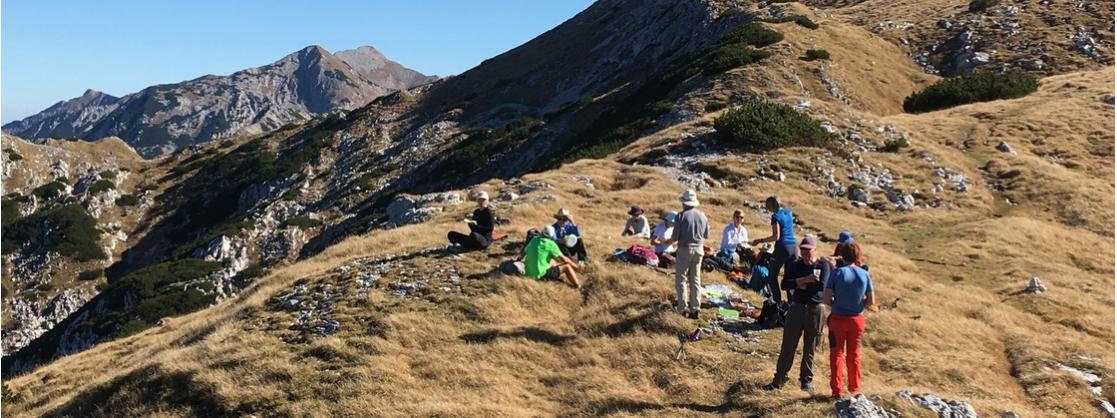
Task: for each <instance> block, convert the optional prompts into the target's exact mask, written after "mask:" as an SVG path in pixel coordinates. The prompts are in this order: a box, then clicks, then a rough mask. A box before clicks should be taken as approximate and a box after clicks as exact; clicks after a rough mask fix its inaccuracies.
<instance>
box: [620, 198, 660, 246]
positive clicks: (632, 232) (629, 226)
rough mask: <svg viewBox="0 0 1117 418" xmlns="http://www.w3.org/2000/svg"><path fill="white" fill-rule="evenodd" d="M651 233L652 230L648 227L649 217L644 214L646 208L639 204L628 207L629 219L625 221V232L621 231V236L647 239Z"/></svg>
mask: <svg viewBox="0 0 1117 418" xmlns="http://www.w3.org/2000/svg"><path fill="white" fill-rule="evenodd" d="M651 235H652V230H651V228H649V227H648V218H647V217H645V216H644V209H641V208H640V207H639V206H633V207H632V208H630V209H628V221H626V222H625V223H624V232H622V233H621V236H624V237H627V236H635V237H637V238H644V239H647V238H649V237H651Z"/></svg>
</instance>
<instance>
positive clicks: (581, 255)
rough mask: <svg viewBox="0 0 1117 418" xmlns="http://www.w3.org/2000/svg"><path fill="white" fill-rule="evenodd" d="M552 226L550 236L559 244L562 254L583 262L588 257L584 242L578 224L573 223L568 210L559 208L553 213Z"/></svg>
mask: <svg viewBox="0 0 1117 418" xmlns="http://www.w3.org/2000/svg"><path fill="white" fill-rule="evenodd" d="M552 226H554V227H555V234H554V236H552V237H551V238H552V239H554V240H555V242H557V243H558V244H559V249H560V250H562V255H565V256H567V257H570V258H573V259H576V260H578V261H579V262H583V263H584V262H586V261H587V260H588V259H589V257H588V255H587V254H586V244H585V242H583V241H582V231H580V230H578V225H577V224H575V223H574V218H573V217H572V216H570V211H568V210H566V209H559V211H558V213H555V223H554V225H552Z"/></svg>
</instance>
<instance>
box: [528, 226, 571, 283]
mask: <svg viewBox="0 0 1117 418" xmlns="http://www.w3.org/2000/svg"><path fill="white" fill-rule="evenodd" d="M559 257H562V251H559V247H558V244H556V243H555V241H554V240H552V239H550V238H547V237H542V236H539V237H535V238H532V239H531V242H529V243H527V247H526V248H524V275H526V276H528V277H531V278H534V279H536V280H539V279H542V278H543V275H544V274H547V269H548V268H549V267H550V266H551V260H553V259H556V258H559Z"/></svg>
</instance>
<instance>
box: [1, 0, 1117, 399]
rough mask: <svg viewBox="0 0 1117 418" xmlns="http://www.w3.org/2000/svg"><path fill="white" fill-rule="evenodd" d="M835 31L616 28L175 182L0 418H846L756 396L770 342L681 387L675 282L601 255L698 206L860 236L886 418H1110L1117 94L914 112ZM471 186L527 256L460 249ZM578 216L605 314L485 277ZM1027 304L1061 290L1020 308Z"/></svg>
mask: <svg viewBox="0 0 1117 418" xmlns="http://www.w3.org/2000/svg"><path fill="white" fill-rule="evenodd" d="M831 7H835V6H834V5H828V6H827V7H825V8H817V9H816V8H811V7H808V6H805V5H802V4H797V3H790V4H789V3H781V4H774V5H770V6H763V7H760V6H757V5H753V6H745V7H742V6H739V5H737V4H736V2H721V1H713V0H711V1H698V0H695V1H685V2H680V1H667V0H664V1H632V0H609V1H600V2H597V3H595V4H594V5H593V6H591V7H590V8H589V9H587V10H586V11H584V12H582V13H580V14H579V15H578V16H576V17H574V18H573V19H571V20H570V21H568V22H566V23H564V24H563V25H560V26H559V27H557V28H555V29H553V30H551V31H549V32H547V33H545V34H543V35H541V36H540V37H538V38H536V39H534V40H532V41H530V42H529V43H527V44H525V45H523V46H521V47H519V48H516V49H514V50H512V51H509V52H507V53H505V54H502V55H500V56H497V57H494V58H493V59H490V60H487V61H486V62H484V63H482V64H481V65H479V66H478V67H476V68H474V69H472V70H470V71H468V72H466V73H464V74H462V75H461V76H459V77H453V78H449V79H445V80H442V81H439V82H436V83H433V84H429V85H425V86H422V87H419V88H415V89H411V90H407V91H401V92H398V93H394V94H390V95H388V96H385V97H381V98H379V99H376V100H374V101H373V102H372V103H370V104H369V105H367V106H364V107H361V108H359V109H355V110H354V111H352V112H349V113H348V114H346V115H344V116H342V115H331V116H329V117H319V118H316V119H314V120H312V121H310V122H308V123H306V124H303V125H300V126H292V127H286V128H283V129H279V130H277V131H274V132H271V133H268V134H266V135H251V136H244V137H235V138H231V139H229V140H227V141H223V142H221V143H212V144H208V145H207V146H205V147H200V148H199V149H197V150H184V151H181V152H179V153H176V154H172V155H171V156H169V157H167V158H164V159H160V160H157V161H155V162H153V163H152V164H155V165H156V166H157V167H158V170H160V171H158V173H159V174H156V175H152V176H150V178H157V179H158V180H159V183H160V184H163V185H165V187H164V188H163V189H161V190H160V191H159V193H158V195H157V196H155V198H154V199H153V200H154V205H153V206H152V208H151V209H150V210H149V211H148V212H147V214H145V215H143V217H142V218H141V220H140V221H139V222H138V223H137V224H138V225H140V228H138V230H140V231H143V232H142V233H138V234H133V235H134V236H135V237H137V238H136V239H135V240H130V241H129V243H128V249H127V250H126V251H124V252H123V253H121V254H120V256H119V260H118V261H117V262H116V263H114V264H113V265H112V266H110V267H109V268H108V269H106V275H107V277H108V280H107V286H106V287H104V288H103V289H101V291H100V293H99V294H98V295H97V296H96V297H95V299H94V300H92V301H91V302H89V303H87V304H85V305H84V306H82V307H80V308H79V309H77V310H76V311H75V312H74V313H73V314H72V315H70V317H68V318H66V319H65V320H63V321H62V322H60V323H59V325H57V326H55V327H53V328H52V329H51V330H50V331H48V332H46V333H44V334H43V335H42V336H41V337H39V338H38V339H36V340H35V341H34V342H32V343H31V344H29V345H27V346H26V347H24V348H23V349H22V350H20V351H19V352H17V353H15V354H11V355H8V356H6V357H5V359H4V366H5V367H4V368H5V373H6V374H7V376H8V377H7V378H6V380H5V383H6V385H7V387H6V388H5V396H6V398H5V399H6V400H7V401H6V402H4V408H5V412H7V413H11V414H14V415H48V416H67V415H94V416H96V415H98V414H101V415H149V414H152V413H156V412H158V413H163V414H167V415H172V416H240V415H249V414H254V415H257V416H331V415H346V414H352V415H367V414H374V415H382V416H395V415H476V414H477V413H478V412H481V413H482V414H489V415H498V414H502V415H539V414H544V415H552V414H553V415H605V414H620V415H670V416H679V415H703V414H727V413H728V414H741V415H749V416H752V415H759V416H819V415H823V414H826V413H828V412H829V411H832V410H833V404H832V403H831V402H829V401H827V400H822V401H818V400H816V399H815V398H811V397H807V396H806V395H803V394H801V393H799V392H797V391H792V390H787V391H782V392H778V393H776V394H767V393H764V392H761V391H760V390H759V385H760V384H762V383H765V382H766V380H767V379H769V378H770V375H771V372H772V367H773V363H774V359H773V355H774V353H775V352H776V350H777V347H778V344H779V336H778V332H772V331H758V330H750V329H748V328H747V327H746V328H741V327H740V326H737V327H734V326H733V324H731V323H727V322H725V321H723V320H720V319H718V318H717V317H716V315H715V312H713V311H710V310H707V311H704V312H703V314H702V320H701V321H699V324H698V326H701V327H704V328H705V329H706V334H704V337H703V340H702V341H699V342H697V343H694V344H690V345H689V346H688V348H687V353H688V357H689V358H688V359H687V360H686V361H676V360H675V356H674V353H675V351H676V349H677V348H678V340H677V339H676V333H677V332H683V331H686V332H689V331H693V328H694V327H695V326H696V324H695V323H694V322H692V321H688V320H685V319H683V318H680V317H678V316H677V315H673V314H671V313H670V307H669V306H670V305H669V304H670V295H671V294H672V291H671V284H670V280H669V279H668V278H666V277H664V276H662V275H660V274H658V273H655V272H653V271H651V270H647V269H643V268H639V267H635V266H627V265H617V264H612V263H609V264H606V262H605V261H604V260H602V259H601V256H602V255H603V254H605V253H607V252H609V251H611V250H612V249H614V248H624V247H626V246H628V245H630V244H632V242H631V241H630V240H628V239H624V238H621V237H619V236H617V234H616V232H617V229H618V228H619V227H620V225H621V224H622V223H623V212H624V210H625V209H626V208H627V207H628V206H629V205H631V204H640V205H642V206H644V207H645V208H646V209H647V210H648V211H649V213H652V214H653V215H652V216H653V217H655V216H660V215H662V214H663V213H665V212H666V211H667V210H671V209H673V208H674V206H675V204H674V202H675V198H676V197H677V195H678V193H679V192H680V191H681V190H682V189H683V188H684V187H690V188H695V189H698V190H699V191H700V196H701V198H702V200H703V207H704V209H705V210H706V211H707V213H708V214H710V216H711V220H713V221H714V223H715V224H716V223H717V222H721V221H724V220H727V219H728V214H729V213H730V212H731V211H732V209H734V208H738V207H743V208H745V209H746V210H747V212H748V213H749V220H748V222H747V226H748V227H749V228H750V229H752V230H753V234H754V235H759V234H760V232H758V231H764V230H765V229H766V228H767V223H766V218H765V216H764V214H763V213H761V211H760V206H759V203H760V202H761V201H762V199H763V198H764V197H765V196H767V195H769V194H778V195H780V196H781V197H782V198H783V200H784V201H786V202H788V203H789V204H790V205H791V207H792V208H793V209H794V210H795V211H796V213H797V214H798V228H800V229H801V231H800V232H803V233H806V232H812V233H818V234H820V236H822V237H823V240H824V242H828V243H829V242H831V240H832V237H833V236H834V235H835V234H836V232H837V231H840V230H842V229H850V230H853V231H855V233H856V234H857V235H858V236H859V239H860V240H861V242H862V245H863V246H864V247H865V249H866V250H867V251H868V253H869V263H870V264H872V266H873V274H874V280H875V281H876V284H877V286H878V289H879V295H878V296H879V298H880V299H881V300H883V301H885V302H886V303H885V306H886V307H885V308H884V309H883V310H882V311H881V312H879V313H874V314H871V315H870V317H869V324H870V332H869V334H868V335H867V336H866V340H865V348H864V353H865V354H864V356H865V359H866V365H867V370H866V372H865V375H866V384H865V387H866V393H867V394H869V395H871V396H872V397H873V399H872V401H873V402H876V403H877V404H879V405H883V406H885V407H887V408H890V409H895V410H898V411H900V412H903V413H904V415H908V416H922V415H926V414H928V413H929V411H927V410H926V409H923V408H922V407H921V406H918V405H916V404H914V403H912V401H909V400H908V399H915V398H913V397H911V396H907V397H904V396H899V395H897V393H898V392H899V391H901V390H912V391H916V393H927V392H931V393H934V394H937V395H939V396H941V397H943V398H946V399H954V400H962V401H964V402H966V405H969V406H972V408H974V409H975V410H976V411H977V412H979V413H981V415H983V416H985V415H993V416H996V415H1001V414H1002V413H1006V412H1009V411H1011V412H1015V413H1018V414H1020V415H1021V416H1031V415H1042V414H1046V413H1055V414H1058V415H1066V416H1096V414H1097V413H1098V412H1097V410H1096V406H1097V405H1103V404H1106V403H1108V404H1109V405H1112V402H1113V397H1112V391H1113V374H1114V373H1113V369H1114V364H1113V357H1112V356H1111V354H1110V353H1111V352H1112V351H1113V345H1112V336H1113V329H1112V326H1111V322H1110V321H1109V319H1110V318H1111V317H1112V315H1113V293H1112V289H1111V287H1112V281H1111V278H1112V274H1113V270H1112V263H1111V260H1112V258H1113V256H1114V255H1113V252H1112V248H1113V238H1112V234H1113V219H1114V214H1113V210H1112V207H1113V193H1112V190H1113V187H1114V185H1113V183H1112V176H1113V171H1112V170H1113V164H1112V158H1113V143H1114V138H1113V130H1112V125H1111V121H1112V118H1113V116H1114V114H1113V106H1112V104H1113V99H1112V97H1113V96H1112V93H1113V76H1112V71H1113V69H1112V67H1107V68H1101V69H1100V70H1092V69H1091V68H1094V67H1092V66H1093V65H1094V64H1088V65H1084V67H1085V68H1084V69H1082V70H1077V69H1076V70H1073V71H1071V70H1069V69H1066V68H1060V69H1058V70H1057V72H1059V73H1060V74H1058V75H1054V76H1051V77H1047V78H1043V79H1042V80H1040V81H1039V89H1038V91H1036V92H1034V93H1032V94H1030V95H1027V96H1025V97H1022V98H1018V99H1014V100H1000V101H993V102H988V103H977V104H971V105H965V106H958V107H954V108H950V109H946V110H941V111H937V112H929V113H922V114H906V113H902V103H903V101H904V98H905V97H907V96H908V95H909V94H911V93H912V92H915V91H918V90H920V89H923V88H924V87H927V86H928V85H930V84H932V83H934V82H935V81H936V80H938V77H937V76H934V75H928V74H926V72H925V71H924V68H921V66H920V65H919V64H918V63H917V62H916V60H913V59H910V58H909V57H908V56H907V55H908V54H909V53H910V52H909V50H907V49H905V46H904V44H903V43H902V42H898V43H893V42H890V41H893V39H892V38H889V37H881V36H879V34H877V33H875V32H874V31H873V30H871V28H867V27H866V26H865V25H863V24H861V23H859V22H855V21H851V20H850V21H847V20H846V19H845V18H841V19H838V18H831V17H828V16H830V15H831V14H836V13H838V11H839V10H841V11H843V12H845V9H842V8H837V9H835V8H831ZM848 7H856V6H848ZM1074 10H1078V9H1076V8H1074V6H1073V5H1068V4H1064V5H1063V7H1062V8H1059V9H1058V12H1059V13H1064V12H1065V13H1076V12H1074ZM848 13H853V12H848ZM865 13H868V12H865ZM796 16H801V17H796ZM911 17H912V18H914V16H911ZM761 21H763V22H764V23H760V22H761ZM590 28H592V30H590ZM773 31H774V32H775V33H777V35H778V39H777V36H776V35H772V34H771V33H772V32H773ZM1108 41H1109V42H1112V37H1111V36H1110V38H1109V40H1108ZM811 50H814V51H819V50H824V51H828V55H829V58H828V59H809V58H808V55H809V53H808V51H811ZM1053 71H1056V70H1053ZM756 102H776V103H782V104H786V105H789V106H790V107H791V108H793V109H794V111H795V112H797V113H798V114H803V115H807V116H809V118H810V119H812V120H814V121H818V122H819V125H820V126H821V128H822V129H824V130H825V131H827V132H829V135H828V136H827V139H828V141H827V142H826V143H824V144H820V145H818V146H812V147H791V148H786V149H778V150H769V151H762V152H756V151H742V150H741V149H740V148H737V147H735V145H738V144H733V143H732V142H727V140H726V139H725V138H724V137H723V135H720V134H719V133H718V132H716V130H715V129H714V128H713V123H712V121H713V120H715V118H717V117H718V116H721V115H723V114H725V113H726V112H727V111H729V109H733V108H737V107H740V106H742V105H747V104H750V103H756ZM1068 109H1073V111H1068ZM533 172H534V174H531V173H533ZM153 173H154V172H153ZM478 189H480V190H486V191H488V192H489V193H490V194H491V195H492V196H494V198H495V199H496V200H497V203H496V205H497V213H498V215H499V216H500V217H501V218H503V219H505V220H506V222H505V223H503V224H502V225H501V226H500V228H501V229H503V230H506V231H508V232H509V233H510V238H509V239H508V241H506V242H502V243H498V244H497V245H494V246H493V247H492V248H490V249H489V250H488V251H486V252H483V253H478V254H467V255H451V254H445V253H444V252H443V251H441V247H442V245H443V244H444V243H443V242H442V241H443V238H442V237H444V235H445V231H446V230H447V229H451V228H458V227H460V222H459V220H460V219H461V217H462V216H464V214H465V213H466V212H467V211H468V210H469V209H468V206H469V205H468V204H463V201H464V200H465V197H464V196H465V195H466V194H467V193H469V192H471V191H475V190H478ZM1099 190H1101V191H1104V193H1100V194H1099V193H1098V191H1099ZM1068 202H1070V203H1071V204H1068ZM559 207H566V208H569V209H571V210H573V211H574V212H575V214H576V215H577V219H578V221H579V223H580V224H581V226H582V228H583V229H584V230H585V231H586V240H587V243H588V246H589V248H591V250H590V251H591V253H593V254H595V256H594V257H595V260H594V263H595V265H594V266H593V267H591V268H590V270H589V271H588V272H587V274H586V276H587V284H588V285H587V288H586V289H585V290H583V291H581V292H579V291H575V290H572V289H567V288H563V287H561V286H558V285H555V284H553V283H535V282H531V281H527V280H523V279H521V278H511V277H502V276H500V275H499V274H497V273H496V272H495V270H494V268H495V266H496V265H497V263H498V262H499V261H500V260H501V259H504V258H509V257H512V256H514V254H515V253H516V252H517V251H518V248H519V246H520V245H521V244H522V242H521V239H520V237H522V236H523V233H524V232H525V231H526V230H527V229H528V228H531V227H537V226H539V225H540V224H542V223H544V222H546V221H547V220H548V219H549V216H550V213H553V212H554V211H555V210H556V209H557V208H559ZM1021 243H1032V244H1028V245H1022V244H1021ZM1107 249H1108V250H1107ZM7 262H8V261H5V263H7ZM1032 276H1038V277H1041V278H1042V280H1043V281H1044V283H1046V284H1047V286H1048V289H1049V290H1048V291H1047V292H1044V293H1040V294H1032V293H1026V292H1024V291H1023V290H1022V289H1023V288H1024V286H1025V285H1026V284H1027V280H1028V278H1030V277H1032ZM705 278H706V280H707V281H708V282H712V283H726V282H725V280H724V278H723V277H722V276H719V275H717V274H707V275H706V276H705ZM741 292H742V293H743V294H744V295H745V296H746V298H748V299H750V300H751V301H753V302H759V299H758V295H756V294H754V293H751V292H750V291H745V290H742V291H741ZM214 302H217V304H216V305H215V306H210V305H211V304H213V303H214ZM977 346H980V347H983V348H987V349H982V350H971V349H960V348H961V347H977ZM818 360H819V362H818V363H817V364H819V370H818V371H817V373H818V376H825V375H826V373H827V372H828V368H827V366H826V365H825V364H824V363H825V361H824V360H825V358H824V356H822V355H819V357H818ZM1079 372H1081V373H1079ZM1076 373H1079V374H1076ZM1082 373H1085V374H1082ZM17 374H22V375H19V376H15V375H17ZM1080 376H1087V378H1086V380H1080ZM1089 376H1094V377H1093V378H1090V377H1089ZM821 382H822V379H821V378H819V379H818V380H817V383H818V384H819V386H822V384H821ZM385 394H391V395H385ZM918 398H919V399H922V400H924V401H926V400H927V399H933V398H932V397H918ZM931 404H933V403H931ZM1052 411H1054V412H1052Z"/></svg>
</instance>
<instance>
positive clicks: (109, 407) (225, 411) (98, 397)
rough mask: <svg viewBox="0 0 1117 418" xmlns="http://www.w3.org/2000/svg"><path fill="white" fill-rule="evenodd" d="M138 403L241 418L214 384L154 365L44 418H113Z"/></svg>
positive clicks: (87, 393)
mask: <svg viewBox="0 0 1117 418" xmlns="http://www.w3.org/2000/svg"><path fill="white" fill-rule="evenodd" d="M137 403H141V404H142V405H144V406H145V407H146V408H150V410H158V409H162V410H173V411H180V412H187V413H188V414H190V415H194V416H204V417H225V416H240V415H241V413H242V412H248V411H235V410H233V409H230V408H229V402H228V401H227V400H226V399H225V398H224V397H222V396H221V395H219V394H218V393H217V389H216V388H215V387H213V385H211V384H209V383H206V382H202V381H199V380H198V379H196V378H195V376H194V373H192V372H167V371H165V370H163V369H161V368H160V367H157V366H148V367H144V368H141V369H137V370H135V371H133V372H131V373H128V374H126V375H124V376H120V377H118V378H116V379H113V380H112V381H109V382H107V383H104V384H101V385H98V386H96V387H93V388H91V389H88V390H85V391H83V392H82V393H79V394H78V395H77V396H75V397H74V398H73V399H71V400H70V401H69V402H66V403H65V404H63V405H61V406H59V407H58V408H55V409H54V410H52V411H50V412H48V413H46V414H44V415H43V416H44V417H115V416H120V415H121V414H123V412H122V411H127V410H129V409H132V408H135V407H138V406H140V405H137Z"/></svg>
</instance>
